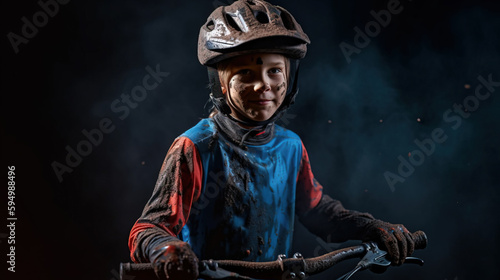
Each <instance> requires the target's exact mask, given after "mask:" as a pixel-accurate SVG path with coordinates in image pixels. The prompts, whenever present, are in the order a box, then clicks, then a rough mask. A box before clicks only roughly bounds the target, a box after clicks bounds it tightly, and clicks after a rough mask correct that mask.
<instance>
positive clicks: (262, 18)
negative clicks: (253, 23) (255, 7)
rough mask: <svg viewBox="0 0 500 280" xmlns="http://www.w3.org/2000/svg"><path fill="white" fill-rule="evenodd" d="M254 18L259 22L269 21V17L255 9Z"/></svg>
mask: <svg viewBox="0 0 500 280" xmlns="http://www.w3.org/2000/svg"><path fill="white" fill-rule="evenodd" d="M253 15H254V16H255V19H256V20H257V21H258V22H260V23H269V18H268V17H267V15H266V13H264V12H262V11H255V12H254V14H253Z"/></svg>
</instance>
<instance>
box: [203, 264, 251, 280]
mask: <svg viewBox="0 0 500 280" xmlns="http://www.w3.org/2000/svg"><path fill="white" fill-rule="evenodd" d="M199 265H200V266H201V267H202V269H200V273H199V277H201V278H202V279H205V280H215V279H217V280H218V279H223V280H235V279H244V280H251V278H250V277H247V276H243V275H239V274H238V273H235V272H231V271H228V270H225V269H222V268H220V267H219V265H218V264H217V263H216V262H214V261H212V260H209V261H202V262H200V264H199Z"/></svg>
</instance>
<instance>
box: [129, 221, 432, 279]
mask: <svg viewBox="0 0 500 280" xmlns="http://www.w3.org/2000/svg"><path fill="white" fill-rule="evenodd" d="M412 236H413V239H414V241H415V249H424V248H425V247H427V236H426V235H425V233H424V232H423V231H417V232H414V233H413V234H412ZM386 254H387V253H386V252H385V251H382V250H380V249H378V247H377V245H376V244H375V243H371V242H370V243H363V244H361V245H357V246H352V247H348V248H344V249H340V250H336V251H332V252H330V253H327V254H324V255H321V256H318V257H315V258H307V259H304V258H303V257H302V255H301V254H299V253H296V254H295V255H294V256H293V257H292V258H286V256H285V255H280V256H278V259H277V260H276V261H270V262H248V261H236V260H204V261H201V262H200V268H199V269H200V271H199V273H200V277H202V278H203V277H205V279H250V278H256V279H293V278H296V277H297V278H298V279H305V278H306V277H307V276H309V275H314V274H318V273H320V272H323V271H325V270H327V269H329V268H331V267H332V266H334V265H335V264H337V263H339V262H341V261H344V260H347V259H352V258H363V256H364V258H363V260H362V261H361V262H360V263H359V264H358V266H357V269H356V270H355V271H354V272H356V271H358V270H360V269H366V268H372V266H377V267H379V268H380V267H382V268H383V270H385V268H386V267H387V266H389V265H390V262H388V261H387V260H386V259H385V255H386ZM368 255H370V259H369V260H368V259H367V260H365V259H366V258H367V256H368ZM381 258H384V259H383V260H382V259H381ZM416 260H418V261H416ZM409 263H419V264H423V261H421V260H419V259H416V258H409ZM358 267H359V268H358ZM354 272H353V273H351V274H350V275H352V274H354ZM243 275H244V276H243ZM120 276H121V280H129V279H135V280H140V279H157V278H156V275H155V273H154V270H153V267H152V266H151V264H149V263H141V264H134V263H122V264H121V265H120ZM349 277H350V276H348V277H346V278H344V279H348V278H349Z"/></svg>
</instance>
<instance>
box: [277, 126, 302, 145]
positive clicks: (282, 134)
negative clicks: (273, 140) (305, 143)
mask: <svg viewBox="0 0 500 280" xmlns="http://www.w3.org/2000/svg"><path fill="white" fill-rule="evenodd" d="M274 136H275V137H279V138H289V139H294V140H297V141H302V140H301V139H300V136H299V135H298V134H297V133H295V132H293V131H291V130H289V129H286V128H284V127H282V126H279V125H277V124H275V125H274Z"/></svg>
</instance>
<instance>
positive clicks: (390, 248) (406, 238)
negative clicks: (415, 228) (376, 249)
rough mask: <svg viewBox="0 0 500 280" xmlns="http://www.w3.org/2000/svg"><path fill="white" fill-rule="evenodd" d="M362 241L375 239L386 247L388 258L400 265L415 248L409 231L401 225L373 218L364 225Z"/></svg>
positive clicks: (383, 247)
mask: <svg viewBox="0 0 500 280" xmlns="http://www.w3.org/2000/svg"><path fill="white" fill-rule="evenodd" d="M365 229H366V232H365V234H364V236H363V238H362V240H363V241H375V242H377V243H378V244H379V245H380V246H381V247H382V249H386V250H387V253H388V254H389V259H390V260H391V261H392V263H393V264H395V265H402V264H403V263H404V261H405V258H406V257H407V256H410V255H411V254H412V253H413V250H414V249H415V241H414V240H413V237H412V235H411V233H410V232H409V231H408V230H407V229H406V228H405V226H403V225H394V224H391V223H387V222H384V221H380V220H373V221H372V222H370V223H369V224H368V225H367V226H366V228H365Z"/></svg>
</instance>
